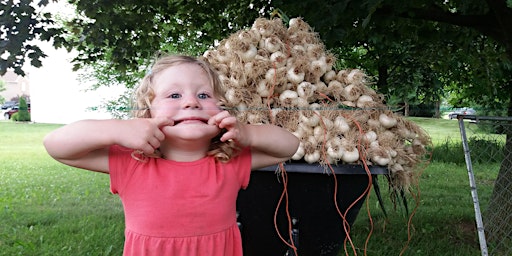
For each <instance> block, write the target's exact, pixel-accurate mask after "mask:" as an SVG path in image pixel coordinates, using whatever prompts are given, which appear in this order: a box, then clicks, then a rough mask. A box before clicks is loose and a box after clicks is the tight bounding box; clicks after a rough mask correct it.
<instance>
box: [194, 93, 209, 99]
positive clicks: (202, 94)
mask: <svg viewBox="0 0 512 256" xmlns="http://www.w3.org/2000/svg"><path fill="white" fill-rule="evenodd" d="M197 97H198V98H200V99H208V98H210V95H208V94H207V93H200V94H199V95H197Z"/></svg>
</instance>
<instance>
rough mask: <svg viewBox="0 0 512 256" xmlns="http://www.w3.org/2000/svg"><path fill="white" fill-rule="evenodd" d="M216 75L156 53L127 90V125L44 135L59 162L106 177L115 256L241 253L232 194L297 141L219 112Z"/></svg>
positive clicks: (95, 124) (109, 123) (96, 124)
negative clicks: (117, 214)
mask: <svg viewBox="0 0 512 256" xmlns="http://www.w3.org/2000/svg"><path fill="white" fill-rule="evenodd" d="M223 95H224V94H223V93H222V90H221V86H220V81H219V78H218V75H217V73H216V72H215V71H214V70H212V68H211V67H210V66H209V65H208V64H207V63H205V62H203V61H201V60H199V59H196V58H192V57H188V56H165V57H162V58H161V59H159V60H158V61H157V62H156V63H155V64H154V66H153V68H152V70H151V71H150V72H149V73H148V74H147V75H146V77H144V79H143V80H142V83H141V85H140V86H139V88H138V90H137V91H136V97H137V102H136V108H135V109H136V111H135V117H136V118H134V119H130V120H82V121H78V122H75V123H71V124H68V125H65V126H63V127H61V128H59V129H57V130H55V131H53V132H51V133H50V134H48V135H47V136H46V137H45V139H44V145H45V147H46V149H47V151H48V153H49V154H50V155H51V156H52V157H53V158H55V159H56V160H57V161H60V162H62V163H64V164H67V165H70V166H74V167H78V168H82V169H87V170H91V171H98V172H104V173H108V174H109V175H110V183H111V185H110V186H111V191H112V193H116V194H119V196H120V198H121V201H122V203H123V207H124V213H125V223H126V229H125V245H124V255H137V256H140V255H187V256H190V255H201V256H202V255H219V256H221V255H222V256H227V255H242V242H241V236H240V231H239V229H238V227H237V224H236V197H237V194H238V191H239V190H240V188H245V187H246V186H247V185H248V182H249V176H250V170H251V169H258V168H261V167H265V166H269V165H274V164H277V163H279V162H283V161H286V160H288V159H289V158H291V156H292V155H293V154H294V153H295V151H296V150H297V148H298V145H299V141H298V139H297V138H296V137H295V136H294V135H292V134H291V133H290V132H288V131H287V130H285V129H283V128H280V127H278V126H274V125H249V124H241V123H238V122H237V120H236V118H235V117H234V116H232V115H231V114H230V113H229V112H228V111H222V110H221V109H220V108H219V106H220V105H219V104H220V102H222V101H223V100H224V99H223Z"/></svg>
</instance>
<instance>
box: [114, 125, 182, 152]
mask: <svg viewBox="0 0 512 256" xmlns="http://www.w3.org/2000/svg"><path fill="white" fill-rule="evenodd" d="M126 122H127V123H125V124H124V125H123V126H121V127H120V129H119V131H118V133H117V134H118V139H117V140H118V144H120V145H122V146H124V147H127V148H131V149H136V150H141V151H142V152H144V153H146V154H152V153H154V152H155V149H157V148H159V147H160V143H161V142H162V141H163V140H164V139H165V134H164V133H163V132H162V128H163V127H164V126H168V125H171V126H172V125H174V121H173V120H170V119H168V118H163V117H160V118H137V119H130V120H126Z"/></svg>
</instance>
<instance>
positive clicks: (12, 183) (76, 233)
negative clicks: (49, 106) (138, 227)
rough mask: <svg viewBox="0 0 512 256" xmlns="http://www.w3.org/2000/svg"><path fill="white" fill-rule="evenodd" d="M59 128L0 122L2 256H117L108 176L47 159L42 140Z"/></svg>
mask: <svg viewBox="0 0 512 256" xmlns="http://www.w3.org/2000/svg"><path fill="white" fill-rule="evenodd" d="M57 127H58V125H47V124H26V123H14V122H7V121H2V122H0V138H1V143H0V255H121V253H122V244H123V239H124V238H123V230H124V226H123V225H124V224H123V212H122V206H121V204H120V202H119V199H118V197H117V196H114V195H112V194H111V193H110V192H109V179H108V176H107V175H104V174H100V173H93V172H87V171H83V170H78V169H75V168H71V167H67V166H65V165H62V164H60V163H58V162H56V161H54V160H53V159H51V158H50V157H49V156H48V155H47V154H46V151H45V150H44V148H43V146H42V138H43V137H44V135H45V134H46V133H48V132H49V131H51V130H53V129H55V128H57Z"/></svg>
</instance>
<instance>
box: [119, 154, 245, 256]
mask: <svg viewBox="0 0 512 256" xmlns="http://www.w3.org/2000/svg"><path fill="white" fill-rule="evenodd" d="M131 153H132V150H131V149H127V148H123V147H120V146H112V147H111V148H110V154H109V168H110V189H111V191H112V193H114V194H118V195H119V197H120V198H121V201H122V203H123V208H124V214H125V223H126V229H125V245H124V252H123V255H137V256H144V255H158V256H162V255H173V256H176V255H183V256H193V255H201V256H203V255H209V256H210V255H212V256H214V255H218V256H230V255H232V256H238V255H242V241H241V235H240V230H239V229H238V226H237V224H236V198H237V195H238V191H239V190H240V189H241V188H246V187H247V185H248V183H249V177H250V171H251V154H250V150H249V148H246V149H244V150H243V151H242V152H241V154H240V155H238V156H237V157H234V158H233V159H232V160H231V161H230V162H228V163H220V162H218V161H216V160H215V159H214V158H213V157H205V158H202V159H200V160H197V161H193V162H176V161H170V160H166V159H155V158H149V159H148V161H146V162H141V161H137V160H135V159H133V158H132V157H131Z"/></svg>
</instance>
